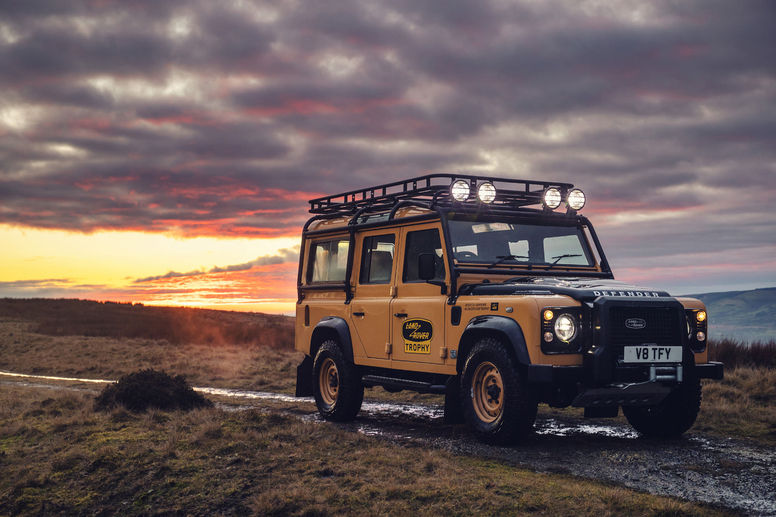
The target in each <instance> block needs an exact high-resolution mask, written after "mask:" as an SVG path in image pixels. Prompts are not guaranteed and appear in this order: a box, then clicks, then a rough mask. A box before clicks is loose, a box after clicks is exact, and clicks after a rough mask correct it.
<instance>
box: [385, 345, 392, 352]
mask: <svg viewBox="0 0 776 517" xmlns="http://www.w3.org/2000/svg"><path fill="white" fill-rule="evenodd" d="M391 352H393V345H391V344H390V343H386V344H385V355H391Z"/></svg>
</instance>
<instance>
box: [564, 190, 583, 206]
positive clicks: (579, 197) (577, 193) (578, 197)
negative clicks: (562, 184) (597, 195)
mask: <svg viewBox="0 0 776 517" xmlns="http://www.w3.org/2000/svg"><path fill="white" fill-rule="evenodd" d="M566 202H567V203H568V204H569V208H571V209H572V210H582V209H583V208H584V207H585V193H584V192H582V191H581V190H579V189H578V188H575V189H572V190H571V192H569V195H568V197H567V198H566Z"/></svg>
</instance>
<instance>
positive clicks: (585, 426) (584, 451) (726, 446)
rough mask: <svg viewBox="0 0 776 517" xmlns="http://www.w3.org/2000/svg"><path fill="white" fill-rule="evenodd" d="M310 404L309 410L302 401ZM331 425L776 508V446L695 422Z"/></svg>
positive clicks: (384, 421)
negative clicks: (526, 428) (516, 433)
mask: <svg viewBox="0 0 776 517" xmlns="http://www.w3.org/2000/svg"><path fill="white" fill-rule="evenodd" d="M0 379H2V380H0V384H7V385H12V386H27V387H30V388H46V389H63V390H64V389H69V390H79V391H90V392H92V391H94V388H91V387H85V386H81V387H74V386H64V385H61V384H54V383H53V382H70V383H76V384H79V383H95V384H99V383H103V384H104V383H107V382H112V381H108V380H101V379H75V378H66V377H52V376H35V375H23V374H15V373H11V372H0ZM43 381H51V382H43ZM195 390H196V391H199V392H201V393H203V394H207V395H211V396H214V397H218V398H221V399H222V400H223V399H225V400H228V401H229V402H227V403H223V404H221V405H222V407H227V408H231V409H249V408H255V409H260V410H262V411H267V412H274V411H276V412H282V413H285V414H289V415H293V416H295V417H297V418H300V419H302V420H304V421H308V422H316V423H324V421H323V420H322V419H321V418H320V417H319V416H318V413H317V412H316V411H315V407H314V405H313V402H312V399H311V398H295V397H293V396H291V395H286V394H281V393H272V392H258V391H248V390H233V389H224V388H210V387H196V388H195ZM262 402H265V403H264V404H262ZM270 403H271V404H270ZM284 405H285V407H284ZM307 405H309V407H310V409H309V410H307V409H305V406H307ZM327 425H337V426H340V427H342V428H344V429H348V430H351V431H353V432H358V433H362V434H365V435H368V436H374V437H377V438H379V439H383V440H388V441H392V442H397V443H403V444H410V445H416V446H423V447H430V448H438V449H444V450H447V451H450V452H453V453H455V454H462V455H468V456H476V457H481V458H488V459H493V460H497V461H500V462H504V463H508V464H510V465H514V466H518V467H523V468H527V469H530V470H534V471H537V472H546V473H560V474H568V475H572V476H579V477H584V478H588V479H594V480H599V481H605V482H611V483H614V484H617V485H622V486H625V487H628V488H632V489H636V490H641V491H645V492H649V493H652V494H657V495H668V496H673V497H679V498H682V499H687V500H691V501H698V502H704V503H711V504H714V505H719V506H722V507H726V508H730V509H733V510H738V511H743V512H745V513H747V514H750V515H774V516H776V451H774V450H773V449H771V448H768V447H765V446H761V445H758V444H755V443H752V442H745V441H741V440H735V439H731V438H728V439H722V438H716V437H709V436H704V435H699V434H695V433H692V432H688V433H686V434H685V435H684V436H683V437H682V438H679V439H675V440H669V441H656V440H647V439H643V438H640V437H639V436H638V435H637V433H636V432H635V431H633V430H632V429H631V428H630V427H626V426H623V425H620V424H617V423H609V422H606V423H599V422H595V421H593V423H590V421H587V420H585V421H580V420H576V419H571V418H569V419H566V418H542V417H541V416H540V417H539V418H537V421H536V430H535V432H534V434H533V435H531V436H529V437H528V438H527V439H526V440H524V441H523V442H522V443H521V444H519V445H516V446H511V447H498V446H490V445H485V444H482V443H479V442H477V441H476V440H475V438H474V436H473V435H471V434H470V433H469V432H468V430H467V429H466V426H463V425H449V424H445V423H444V422H443V410H442V408H441V407H437V406H427V405H417V404H402V403H386V402H376V401H365V402H364V404H363V406H362V410H361V412H360V413H359V415H358V417H357V418H356V420H355V421H353V422H350V423H345V424H334V423H327Z"/></svg>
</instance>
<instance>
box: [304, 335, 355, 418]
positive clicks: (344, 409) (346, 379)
mask: <svg viewBox="0 0 776 517" xmlns="http://www.w3.org/2000/svg"><path fill="white" fill-rule="evenodd" d="M313 396H314V397H315V405H316V406H317V407H318V412H319V413H320V414H321V416H322V417H323V418H325V419H326V420H334V421H337V422H347V421H350V420H353V419H354V418H355V417H356V414H357V413H358V412H359V410H360V409H361V402H362V401H363V399H364V385H363V384H361V375H360V374H359V372H358V369H357V368H356V367H355V365H353V364H350V363H349V362H348V361H347V360H346V359H345V355H344V354H343V353H342V349H341V348H340V346H339V344H338V343H337V342H336V341H334V340H331V339H330V340H328V341H324V342H323V343H322V344H321V346H320V348H319V349H318V353H317V354H315V360H314V361H313Z"/></svg>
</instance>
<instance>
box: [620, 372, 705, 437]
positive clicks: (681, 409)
mask: <svg viewBox="0 0 776 517" xmlns="http://www.w3.org/2000/svg"><path fill="white" fill-rule="evenodd" d="M701 398H702V392H701V382H700V380H699V379H697V378H696V379H688V380H687V381H685V382H683V383H682V384H680V385H679V386H677V387H676V388H675V389H674V391H672V392H671V393H669V394H668V396H667V397H666V398H665V399H664V400H663V401H662V402H661V403H660V404H658V405H656V406H646V407H628V406H623V408H622V412H623V414H625V418H627V419H628V422H629V423H630V425H632V426H633V428H634V429H636V430H637V431H638V432H639V433H640V434H642V435H644V436H646V437H648V438H675V437H677V436H681V435H682V433H684V432H685V431H687V430H688V429H689V428H690V427H692V425H693V424H694V423H695V419H696V418H697V417H698V411H700V408H701Z"/></svg>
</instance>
